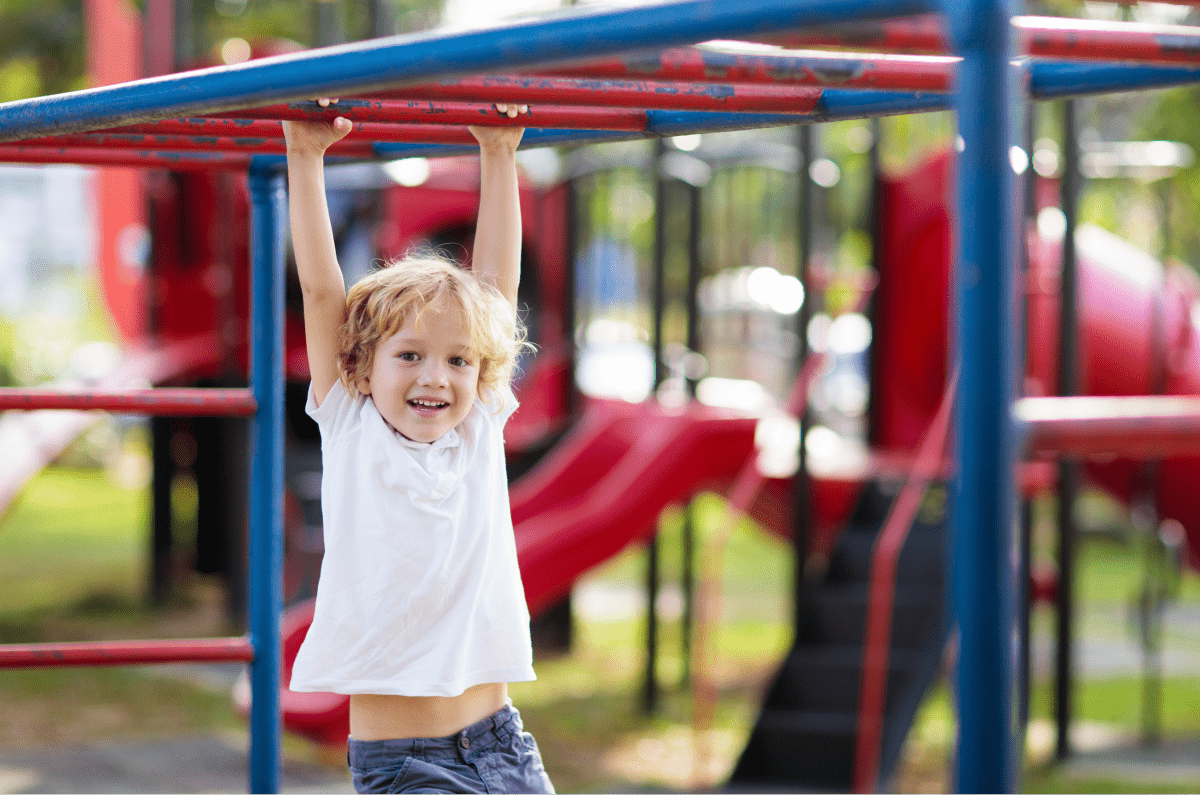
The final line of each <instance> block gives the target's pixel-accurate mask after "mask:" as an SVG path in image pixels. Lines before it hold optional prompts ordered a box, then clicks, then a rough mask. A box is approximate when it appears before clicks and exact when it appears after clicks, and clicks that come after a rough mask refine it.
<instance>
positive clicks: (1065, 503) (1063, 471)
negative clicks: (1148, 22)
mask: <svg viewBox="0 0 1200 795" xmlns="http://www.w3.org/2000/svg"><path fill="white" fill-rule="evenodd" d="M1075 111H1076V108H1075V100H1070V99H1069V100H1067V101H1065V102H1064V103H1063V122H1062V123H1063V132H1062V137H1063V147H1062V151H1063V170H1062V211H1063V216H1064V218H1065V219H1066V225H1065V232H1064V235H1063V244H1062V276H1061V278H1060V280H1059V285H1060V286H1059V316H1058V339H1059V343H1058V394H1059V395H1060V396H1069V395H1075V394H1078V392H1079V364H1078V363H1079V355H1080V350H1079V343H1080V340H1079V321H1078V315H1079V306H1078V301H1079V299H1078V288H1077V284H1078V276H1077V273H1076V271H1077V268H1076V253H1075V223H1076V217H1077V210H1078V205H1079V136H1078V129H1077V122H1076V118H1075ZM1078 492H1079V462H1078V461H1075V460H1073V459H1071V458H1068V457H1066V456H1064V457H1062V458H1060V459H1059V464H1058V488H1057V494H1058V589H1057V595H1058V600H1057V602H1058V612H1057V615H1056V624H1055V629H1056V632H1057V645H1056V649H1055V660H1054V663H1055V665H1054V670H1055V683H1054V717H1055V727H1056V732H1055V743H1054V757H1055V759H1057V760H1058V761H1062V760H1064V759H1066V758H1067V757H1068V756H1070V755H1071V714H1072V712H1073V703H1072V702H1073V689H1074V675H1073V671H1072V658H1073V657H1074V646H1075V642H1074V635H1075V542H1076V540H1077V539H1076V536H1077V534H1076V526H1075V497H1076V495H1077V494H1078Z"/></svg>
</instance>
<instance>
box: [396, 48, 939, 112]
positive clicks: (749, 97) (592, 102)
mask: <svg viewBox="0 0 1200 795" xmlns="http://www.w3.org/2000/svg"><path fill="white" fill-rule="evenodd" d="M719 55H722V56H724V55H725V54H724V53H719ZM708 56H709V54H708V53H705V52H704V51H701V50H695V49H693V50H669V51H667V52H664V53H662V54H661V55H660V56H657V58H656V59H655V60H645V59H643V60H633V61H625V60H621V59H616V58H614V59H606V60H605V61H603V62H595V63H592V64H589V65H588V66H587V67H586V68H581V69H580V70H579V71H580V73H581V75H582V76H576V77H570V76H558V75H484V76H482V77H470V78H465V79H462V80H456V81H453V82H447V83H435V84H430V85H422V86H411V87H409V88H403V89H397V90H396V91H393V92H386V93H381V94H378V95H375V96H378V97H380V98H385V97H395V98H398V99H408V100H427V101H444V102H450V101H464V100H474V101H475V102H477V103H478V102H479V101H480V100H485V101H486V102H504V103H510V104H511V103H514V102H517V103H522V104H529V105H530V106H531V108H530V112H531V113H532V114H535V115H536V114H537V113H539V112H540V110H541V107H542V106H543V105H568V106H591V107H605V108H645V109H652V110H705V111H747V112H754V111H766V112H771V113H789V112H794V113H808V112H810V111H811V110H812V107H813V105H814V104H815V103H816V101H817V100H818V99H819V98H820V96H821V91H820V87H821V86H824V85H833V84H836V85H838V86H846V85H850V84H854V83H855V82H867V81H865V80H864V81H856V80H855V77H856V75H862V74H863V73H864V72H865V71H866V70H865V69H864V68H863V66H862V64H863V59H862V58H857V59H850V58H847V57H845V56H842V55H837V56H833V57H830V54H828V53H814V57H813V58H811V59H799V58H789V59H781V58H754V59H749V58H743V57H740V56H734V58H735V59H736V60H737V61H738V64H739V65H741V66H742V67H743V68H740V69H737V68H734V66H733V65H731V66H730V67H729V68H727V69H725V70H724V71H721V70H720V69H718V68H717V67H716V66H713V65H712V64H710V63H709V60H708ZM883 57H884V58H885V59H887V58H904V57H905V56H883ZM727 60H728V59H727V58H723V59H721V62H722V63H724V62H726V61H727ZM801 60H803V61H804V64H803V65H800V63H799V62H800V61H801ZM909 60H912V57H909ZM955 60H956V59H952V58H943V59H938V61H937V62H936V63H935V62H934V60H933V59H930V58H926V59H925V61H923V62H922V63H921V65H920V66H919V67H914V68H912V69H910V70H908V71H905V72H904V73H903V75H902V77H903V78H904V80H903V87H904V88H909V89H911V90H914V91H916V90H922V89H928V90H941V91H945V90H948V88H949V80H950V74H951V73H950V66H951V65H952V64H953V62H954V61H955ZM782 61H787V62H788V63H782ZM750 62H752V64H753V65H751V63H750ZM823 70H824V71H823ZM718 76H720V78H722V79H720V80H719V81H718ZM651 78H653V79H651ZM871 87H881V86H879V85H878V84H877V83H872V84H871ZM481 107H490V105H486V106H481ZM518 118H519V120H521V121H524V120H525V119H526V118H527V117H526V116H524V115H522V116H520V117H518ZM539 126H542V127H550V126H556V125H551V124H539ZM558 126H561V125H558Z"/></svg>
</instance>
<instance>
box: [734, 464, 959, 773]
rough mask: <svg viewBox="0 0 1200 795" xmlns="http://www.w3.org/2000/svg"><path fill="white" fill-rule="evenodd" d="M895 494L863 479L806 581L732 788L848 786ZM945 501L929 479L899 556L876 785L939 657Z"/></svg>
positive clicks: (889, 767) (896, 752)
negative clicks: (869, 621) (880, 544)
mask: <svg viewBox="0 0 1200 795" xmlns="http://www.w3.org/2000/svg"><path fill="white" fill-rule="evenodd" d="M897 488H898V485H897ZM892 491H893V492H894V491H895V490H894V489H893V490H892ZM891 496H892V495H889V494H888V493H886V490H885V488H884V487H881V486H880V485H878V484H870V485H868V486H867V487H866V488H865V489H864V493H863V495H862V497H861V498H860V500H859V503H858V505H857V507H856V509H855V512H854V515H853V516H852V517H851V520H850V521H849V522H848V524H847V526H846V528H845V530H844V531H843V532H842V534H841V536H840V537H839V539H838V541H837V543H836V545H835V546H834V549H833V552H832V553H831V555H830V558H829V565H828V567H827V568H826V571H825V573H824V575H823V576H822V577H821V578H820V579H819V580H813V581H810V582H809V583H808V584H807V586H806V589H805V593H804V596H803V603H802V604H801V606H800V613H799V615H800V618H799V626H798V628H797V632H796V639H795V641H794V643H793V645H792V649H791V651H790V652H789V653H788V655H787V658H786V659H785V660H784V662H783V665H782V666H781V667H780V669H779V672H778V673H777V674H776V676H775V680H774V681H773V682H772V684H771V687H770V689H769V690H768V691H767V696H766V699H765V700H764V702H763V707H762V711H761V712H760V714H759V717H758V722H757V724H756V725H755V727H754V731H753V733H752V734H751V735H750V740H749V742H748V743H747V745H746V749H745V750H744V751H743V752H742V756H741V758H740V759H739V760H738V764H737V767H736V768H735V769H734V771H733V776H732V778H731V779H730V782H729V789H730V790H735V791H736V790H754V791H758V792H762V791H771V790H776V791H780V790H790V791H795V790H801V791H804V790H821V791H843V792H845V791H849V790H850V789H852V786H853V781H854V746H855V740H856V733H857V723H858V700H859V698H858V697H859V688H860V686H861V671H862V652H863V649H862V641H863V628H864V626H865V624H866V606H867V593H868V589H869V587H870V573H871V555H872V550H873V547H874V542H875V536H876V534H877V533H878V532H879V530H880V529H881V527H882V525H883V522H884V519H885V517H886V515H887V510H888V507H889V506H890V504H891ZM944 504H945V500H944V491H943V489H942V487H940V486H933V487H931V489H930V493H929V494H928V495H927V496H926V500H925V503H924V505H923V507H922V510H921V511H920V512H919V514H918V517H917V519H916V521H915V522H914V524H913V527H912V530H911V532H910V533H909V536H908V539H907V541H906V542H905V544H904V548H903V550H902V551H901V553H900V558H899V561H898V563H897V568H896V590H895V600H894V607H893V612H892V634H891V641H892V642H891V648H890V651H889V654H888V660H889V670H888V679H887V700H886V707H885V716H884V724H883V733H882V741H881V749H880V759H879V782H878V783H877V784H876V788H877V789H879V788H883V787H885V786H886V782H887V781H888V779H889V778H890V777H891V774H892V772H893V771H894V770H895V767H896V762H897V761H898V759H899V757H900V751H901V749H902V747H903V745H904V739H905V736H906V735H907V734H908V729H909V726H910V725H911V723H912V720H913V717H914V715H915V714H916V711H917V708H918V707H919V706H920V703H921V699H922V698H923V697H924V695H925V691H926V690H927V689H928V688H929V686H930V684H931V683H932V682H933V680H934V679H935V677H936V676H937V674H938V671H939V668H940V665H941V659H942V651H943V649H944V647H945V643H946V633H947V629H946V601H947V600H946V594H945V592H944V578H945V572H944V565H945V560H946V550H945V544H946V543H947V542H946V533H945V523H946V518H945V511H944V508H943V506H944Z"/></svg>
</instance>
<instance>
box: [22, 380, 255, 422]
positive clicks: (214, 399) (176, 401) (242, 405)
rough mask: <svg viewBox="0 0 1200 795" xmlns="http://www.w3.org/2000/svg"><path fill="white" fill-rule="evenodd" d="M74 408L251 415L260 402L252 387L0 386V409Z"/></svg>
mask: <svg viewBox="0 0 1200 795" xmlns="http://www.w3.org/2000/svg"><path fill="white" fill-rule="evenodd" d="M4 409H25V410H30V411H33V410H38V409H74V410H77V411H88V410H94V409H99V410H103V411H111V412H119V413H125V414H147V415H157V416H168V415H169V416H177V417H178V416H182V417H248V416H250V415H252V414H254V412H255V410H256V409H257V405H256V403H255V401H254V394H253V393H252V392H251V391H250V390H249V389H187V388H159V389H127V390H118V391H111V392H107V391H106V392H102V391H79V392H63V391H60V390H55V389H22V388H13V387H9V388H5V389H0V410H4Z"/></svg>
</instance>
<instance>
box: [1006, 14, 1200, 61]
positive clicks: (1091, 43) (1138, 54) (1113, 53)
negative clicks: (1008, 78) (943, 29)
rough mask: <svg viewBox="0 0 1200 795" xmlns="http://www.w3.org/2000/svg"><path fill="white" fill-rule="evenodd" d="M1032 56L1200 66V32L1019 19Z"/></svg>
mask: <svg viewBox="0 0 1200 795" xmlns="http://www.w3.org/2000/svg"><path fill="white" fill-rule="evenodd" d="M1013 25H1014V26H1016V28H1017V33H1018V34H1019V35H1020V36H1021V38H1022V39H1023V40H1024V46H1025V50H1026V51H1027V52H1028V53H1029V54H1030V55H1040V56H1048V57H1049V56H1053V57H1056V58H1083V59H1088V60H1095V59H1100V60H1105V61H1150V62H1155V63H1191V64H1194V63H1198V62H1200V28H1196V27H1189V26H1184V25H1146V24H1138V23H1134V22H1120V23H1118V22H1101V21H1097V20H1082V19H1072V20H1063V19H1059V18H1057V17H1015V18H1013Z"/></svg>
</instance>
